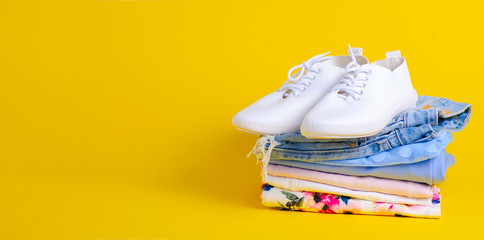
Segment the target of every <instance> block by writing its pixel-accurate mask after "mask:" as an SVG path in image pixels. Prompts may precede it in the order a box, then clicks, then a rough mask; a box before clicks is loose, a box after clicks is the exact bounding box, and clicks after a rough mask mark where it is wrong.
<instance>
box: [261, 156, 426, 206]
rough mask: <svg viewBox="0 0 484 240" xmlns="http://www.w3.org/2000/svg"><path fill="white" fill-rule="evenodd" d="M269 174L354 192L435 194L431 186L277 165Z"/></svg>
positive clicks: (414, 196) (411, 195)
mask: <svg viewBox="0 0 484 240" xmlns="http://www.w3.org/2000/svg"><path fill="white" fill-rule="evenodd" d="M267 173H268V174H270V175H272V176H278V177H288V178H295V179H301V180H307V181H313V182H318V183H324V184H328V185H333V186H338V187H343V188H348V189H353V190H360V191H369V192H380V193H387V194H393V195H400V196H405V197H413V198H429V197H432V194H433V191H432V187H431V186H430V185H427V184H423V183H417V182H410V181H402V180H394V179H387V178H377V177H369V176H366V177H359V176H349V175H342V174H334V173H326V172H319V171H313V170H307V169H301V168H295V167H287V166H281V165H275V164H269V165H268V166H267Z"/></svg>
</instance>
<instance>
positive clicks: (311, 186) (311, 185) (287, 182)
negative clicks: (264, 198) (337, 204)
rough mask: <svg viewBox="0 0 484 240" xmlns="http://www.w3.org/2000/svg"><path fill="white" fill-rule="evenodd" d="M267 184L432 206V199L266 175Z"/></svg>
mask: <svg viewBox="0 0 484 240" xmlns="http://www.w3.org/2000/svg"><path fill="white" fill-rule="evenodd" d="M267 183H268V184H270V185H272V186H275V187H279V188H283V189H288V190H292V191H310V192H320V193H330V194H336V195H343V196H348V197H353V198H358V199H364V200H368V201H374V202H388V203H401V204H412V205H426V206H430V205H432V198H430V197H429V198H410V197H403V196H398V195H391V194H385V193H378V192H365V191H357V190H351V189H347V188H341V187H335V186H331V185H328V184H324V183H317V182H311V181H306V180H300V179H294V178H286V177H275V176H271V175H268V176H267Z"/></svg>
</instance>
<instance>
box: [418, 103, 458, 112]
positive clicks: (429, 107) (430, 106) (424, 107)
mask: <svg viewBox="0 0 484 240" xmlns="http://www.w3.org/2000/svg"><path fill="white" fill-rule="evenodd" d="M431 108H434V106H432V105H429V104H427V105H425V106H423V107H421V109H423V110H427V109H431ZM440 110H441V111H442V113H444V114H450V113H452V111H448V110H444V109H440Z"/></svg>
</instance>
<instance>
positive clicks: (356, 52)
mask: <svg viewBox="0 0 484 240" xmlns="http://www.w3.org/2000/svg"><path fill="white" fill-rule="evenodd" d="M351 51H352V52H353V54H354V55H355V56H362V55H363V48H351ZM348 54H349V55H351V54H350V53H348Z"/></svg>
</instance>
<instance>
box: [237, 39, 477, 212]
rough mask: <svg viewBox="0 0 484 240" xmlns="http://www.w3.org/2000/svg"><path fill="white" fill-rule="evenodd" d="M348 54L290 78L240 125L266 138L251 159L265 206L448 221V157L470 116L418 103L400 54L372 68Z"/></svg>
mask: <svg viewBox="0 0 484 240" xmlns="http://www.w3.org/2000/svg"><path fill="white" fill-rule="evenodd" d="M348 48H349V49H348V56H335V57H332V56H327V54H321V55H317V56H315V57H313V58H311V59H309V60H308V61H306V62H303V64H300V65H297V66H295V67H293V68H291V69H290V70H289V72H288V80H287V81H286V82H285V83H284V85H283V86H282V87H280V88H279V89H278V90H277V91H275V92H273V93H271V94H269V95H267V96H265V97H263V98H262V99H260V100H259V101H257V102H255V103H254V104H252V105H250V106H249V107H247V108H245V109H243V110H242V111H240V112H239V113H237V114H236V115H235V116H234V118H233V119H232V122H233V124H234V125H235V126H236V127H237V128H238V129H239V130H242V131H246V132H250V133H255V134H258V135H261V137H260V138H259V140H258V141H257V143H256V145H255V147H254V149H253V151H251V153H252V152H253V153H255V155H256V157H257V158H258V160H259V162H261V163H262V182H263V190H262V195H261V199H262V204H263V205H265V206H269V207H275V208H280V209H285V210H298V211H310V212H321V213H345V214H370V215H392V216H411V217H423V218H439V217H440V190H439V188H438V187H437V185H438V184H439V183H441V182H443V181H444V176H445V173H446V171H447V169H448V168H449V167H450V166H452V165H453V164H454V162H455V160H454V157H453V156H452V155H450V154H449V153H446V152H445V148H446V146H447V145H448V144H449V143H450V142H451V141H452V133H453V132H458V131H461V130H462V129H463V128H464V127H465V126H466V124H467V123H468V121H469V118H470V115H471V106H470V105H469V104H465V103H458V102H453V101H451V100H448V99H445V98H437V97H428V96H418V94H417V92H416V91H415V89H413V86H412V83H411V81H410V77H409V73H408V68H407V64H406V60H405V58H403V57H402V56H401V55H400V51H392V52H387V53H386V59H382V60H379V61H375V62H373V63H369V61H368V59H367V58H365V57H363V56H362V49H361V48H351V47H349V46H348ZM296 69H299V70H298V71H297V72H296V73H295V74H293V73H292V72H293V70H296Z"/></svg>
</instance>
